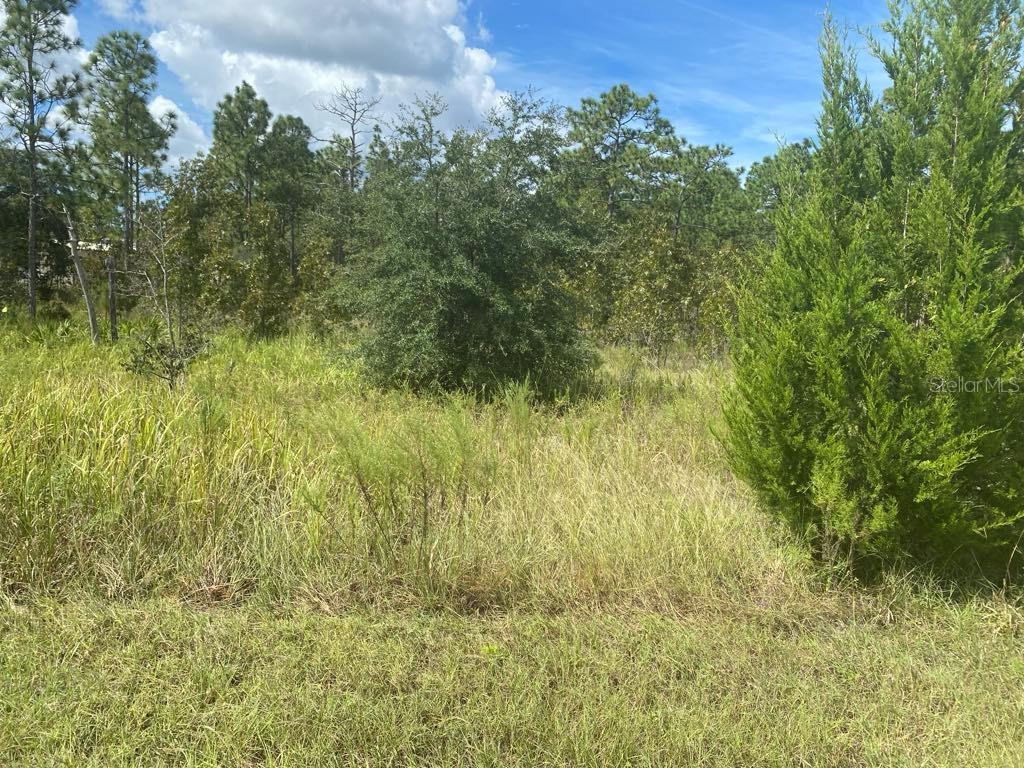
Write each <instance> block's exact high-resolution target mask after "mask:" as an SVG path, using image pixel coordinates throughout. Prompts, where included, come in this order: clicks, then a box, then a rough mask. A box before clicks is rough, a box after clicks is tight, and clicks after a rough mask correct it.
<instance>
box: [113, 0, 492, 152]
mask: <svg viewBox="0 0 1024 768" xmlns="http://www.w3.org/2000/svg"><path fill="white" fill-rule="evenodd" d="M103 3H104V7H105V9H106V10H107V11H108V12H110V13H112V14H116V15H120V17H122V18H127V17H133V18H141V19H143V20H144V21H145V22H146V23H147V24H149V25H151V26H152V27H153V29H154V30H155V31H154V32H153V34H152V36H151V42H152V44H153V47H154V49H155V50H156V52H157V54H158V55H159V56H160V58H161V59H162V60H163V61H164V63H165V64H166V65H167V66H168V68H170V69H171V71H173V72H174V73H175V74H176V75H178V77H179V78H180V79H181V80H182V82H183V83H184V85H185V88H186V90H187V92H188V94H189V96H191V98H192V99H193V101H194V102H195V103H196V105H198V106H200V107H202V108H204V109H213V108H214V107H215V106H216V104H217V102H218V101H219V100H220V99H221V98H223V96H224V95H225V94H226V93H228V92H230V91H232V90H233V89H234V88H235V87H236V86H237V85H239V84H240V83H241V82H242V80H246V81H248V82H249V83H251V84H252V85H253V86H254V87H255V88H256V90H257V91H258V92H259V93H260V95H261V96H263V98H265V99H267V101H268V102H269V103H270V107H271V109H272V110H273V111H274V113H275V114H282V113H291V114H298V115H300V116H301V117H303V118H304V119H305V120H306V121H307V122H308V123H309V124H310V127H311V128H312V130H313V132H314V134H316V135H318V136H323V135H326V134H328V133H329V132H330V130H332V129H333V128H334V127H335V126H334V125H332V123H331V122H330V120H329V117H328V116H327V115H325V114H324V113H322V112H319V111H317V110H316V107H315V105H316V103H317V102H318V101H323V100H324V99H326V98H327V97H328V96H329V95H330V94H331V93H332V92H333V91H334V90H335V89H337V88H338V87H339V86H341V85H343V84H348V85H353V86H361V87H363V88H365V89H366V91H367V93H368V94H370V95H373V96H379V97H380V98H381V99H382V103H381V106H380V110H381V117H386V116H387V115H388V114H391V113H393V112H394V111H395V110H396V108H397V107H398V105H399V104H400V103H402V102H408V101H410V100H411V99H412V98H414V97H415V96H416V95H417V94H420V93H423V92H428V91H429V92H436V93H439V94H440V95H441V96H442V97H443V98H445V100H446V101H447V102H448V103H449V105H450V108H451V110H450V114H449V118H448V120H449V123H450V124H465V123H472V122H474V121H475V120H476V119H477V118H479V117H480V116H481V115H482V114H483V113H485V112H486V111H487V110H488V109H489V108H491V107H492V106H494V105H495V104H496V103H497V101H498V100H499V98H500V96H501V94H500V92H499V91H498V89H497V87H496V85H495V82H494V78H493V70H494V68H495V66H496V62H495V59H494V58H493V57H492V56H491V55H490V54H489V53H488V52H487V51H485V50H483V49H482V48H476V47H473V46H471V45H469V44H468V43H467V41H466V35H465V33H464V32H463V27H464V24H465V19H464V6H463V4H462V3H461V2H460V0H334V1H333V2H327V3H325V2H323V0H216V1H215V2H210V0H141V1H140V2H137V3H132V2H131V0H103Z"/></svg>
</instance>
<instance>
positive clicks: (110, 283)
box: [106, 254, 118, 341]
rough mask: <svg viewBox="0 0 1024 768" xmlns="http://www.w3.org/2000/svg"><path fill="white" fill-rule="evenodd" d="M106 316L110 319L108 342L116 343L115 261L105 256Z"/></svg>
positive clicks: (111, 256) (110, 255)
mask: <svg viewBox="0 0 1024 768" xmlns="http://www.w3.org/2000/svg"><path fill="white" fill-rule="evenodd" d="M106 263H107V314H108V316H109V318H110V340H111V341H117V338H118V336H117V277H116V275H117V260H116V259H115V258H114V255H113V254H108V255H107V261H106Z"/></svg>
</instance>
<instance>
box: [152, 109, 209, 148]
mask: <svg viewBox="0 0 1024 768" xmlns="http://www.w3.org/2000/svg"><path fill="white" fill-rule="evenodd" d="M149 111H150V114H152V115H153V117H156V118H158V119H159V118H161V117H163V116H164V115H166V114H168V113H170V112H173V113H174V114H175V116H176V117H177V121H176V122H177V125H178V130H177V131H176V132H175V133H174V136H172V137H171V142H170V146H169V147H168V149H167V155H168V159H169V160H170V161H171V163H174V162H176V161H177V160H181V159H183V158H190V157H194V156H195V155H196V154H197V153H198V152H203V151H205V150H207V149H209V146H210V139H209V138H208V137H207V135H206V132H205V131H204V130H203V129H202V127H201V126H200V125H199V123H197V122H196V121H195V120H193V119H192V118H191V117H190V116H189V115H188V113H187V112H185V110H183V109H182V108H181V107H179V106H178V105H177V104H175V103H174V102H173V101H171V100H170V99H168V98H167V97H166V96H157V97H156V98H155V99H153V100H152V101H151V102H150V103H149Z"/></svg>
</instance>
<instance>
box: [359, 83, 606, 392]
mask: <svg viewBox="0 0 1024 768" xmlns="http://www.w3.org/2000/svg"><path fill="white" fill-rule="evenodd" d="M443 112H444V105H443V104H442V103H441V102H440V100H439V99H437V98H430V99H426V100H421V101H418V102H417V103H416V105H415V107H414V108H413V109H411V110H407V111H406V112H405V113H404V117H403V118H402V120H401V121H400V122H399V123H398V124H397V125H396V126H395V131H394V134H393V135H392V137H391V138H390V139H389V140H388V141H387V146H386V149H385V147H383V146H377V147H375V152H374V156H373V158H372V163H371V165H372V166H373V167H374V173H373V174H372V175H371V177H370V179H369V181H368V183H367V195H368V199H367V217H366V221H365V224H364V227H365V235H364V236H365V237H366V239H367V242H368V245H367V250H366V253H365V254H363V255H362V256H361V259H360V263H359V265H358V266H359V272H358V276H359V285H360V286H361V291H362V297H361V298H362V309H363V316H364V318H365V319H366V320H367V322H368V323H369V325H370V327H371V331H372V333H371V336H370V338H369V339H368V341H367V344H366V355H367V361H368V365H369V368H370V371H371V373H372V374H373V375H374V376H375V377H376V378H377V379H378V380H379V381H381V382H382V383H388V384H407V385H411V386H414V387H420V388H423V387H428V388H429V387H441V388H470V389H476V390H480V389H485V388H490V387H492V386H494V385H497V384H500V383H502V382H505V381H509V380H522V379H524V378H527V377H529V378H530V379H531V381H533V382H534V383H535V384H537V385H538V386H539V387H541V388H543V389H546V390H554V389H557V388H558V387H560V386H563V385H565V384H566V383H568V382H569V381H571V380H572V379H573V378H574V377H575V376H576V375H578V374H579V373H580V372H582V371H583V370H585V369H586V366H587V364H588V363H589V358H588V356H587V354H586V352H585V349H584V347H583V344H582V339H581V336H580V333H579V329H578V325H577V320H576V314H575V307H574V304H573V302H572V300H571V297H570V296H569V294H568V293H567V291H566V290H565V289H564V285H565V284H566V283H567V282H568V278H567V270H568V269H569V267H570V265H571V263H572V261H573V259H572V249H573V247H574V245H575V242H574V239H573V238H572V236H571V233H572V228H573V227H572V221H571V218H570V212H569V211H568V210H567V207H566V206H564V205H563V204H561V203H560V202H559V200H558V196H557V192H556V190H555V189H554V187H553V185H551V184H550V183H549V182H550V180H551V177H552V168H553V166H554V164H555V163H556V162H557V157H558V154H559V152H560V151H561V150H562V148H563V139H562V136H561V133H560V130H559V129H560V125H559V121H558V114H557V111H556V110H554V109H552V108H551V107H549V106H548V105H546V104H544V103H543V102H540V101H538V100H536V99H534V98H532V97H529V96H514V97H511V98H509V99H507V100H506V101H505V103H504V104H503V106H502V107H501V108H500V109H498V110H496V111H495V113H494V114H492V115H491V117H490V119H489V121H488V126H487V131H486V132H485V131H483V130H481V131H476V132H467V131H456V132H455V133H453V134H446V133H444V132H442V131H441V130H440V129H439V127H438V120H439V118H440V117H441V115H442V114H443Z"/></svg>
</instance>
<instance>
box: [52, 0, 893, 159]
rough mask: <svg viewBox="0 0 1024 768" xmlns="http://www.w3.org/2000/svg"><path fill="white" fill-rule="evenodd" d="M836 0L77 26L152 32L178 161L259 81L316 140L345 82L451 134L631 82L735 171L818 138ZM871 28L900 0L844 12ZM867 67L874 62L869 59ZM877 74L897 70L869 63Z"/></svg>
mask: <svg viewBox="0 0 1024 768" xmlns="http://www.w3.org/2000/svg"><path fill="white" fill-rule="evenodd" d="M825 5H826V0H793V1H791V2H773V3H766V2H752V0H738V1H734V2H728V3H726V2H713V0H694V1H693V2H691V0H633V2H621V0H620V1H616V2H613V1H612V0H590V2H570V1H569V0H81V2H80V3H79V4H78V6H77V7H76V8H75V11H74V18H73V19H72V20H69V25H70V26H71V27H72V28H73V29H77V31H78V33H79V34H80V35H81V38H82V41H83V44H84V45H85V47H86V48H89V47H90V46H91V45H92V44H93V43H94V42H95V40H96V38H97V37H98V36H100V35H102V34H103V33H104V32H107V31H110V30H112V29H116V28H130V29H135V30H137V31H139V32H142V33H143V34H145V35H146V36H147V37H148V38H149V39H150V41H151V43H152V44H153V47H154V49H155V51H156V53H157V55H158V57H159V60H160V86H159V90H158V96H157V97H156V98H155V99H154V102H153V104H152V105H151V108H152V110H153V111H154V112H156V113H162V112H166V111H167V110H171V109H173V110H175V111H176V112H177V113H178V115H179V121H178V122H179V130H178V134H177V136H176V137H175V139H174V141H173V143H172V145H171V156H172V157H181V156H189V155H191V154H193V153H194V152H196V151H197V150H200V149H204V148H206V147H208V145H209V136H210V125H211V115H212V111H213V109H214V108H215V107H216V104H217V102H218V101H219V100H220V99H221V98H222V97H223V95H224V94H225V93H227V92H228V91H230V90H232V89H233V88H234V87H235V86H237V85H238V84H239V83H240V82H241V81H242V80H243V79H244V80H247V81H249V82H250V83H252V84H253V85H254V86H255V87H256V89H257V91H259V93H260V94H261V95H262V96H263V97H264V98H265V99H267V101H268V102H269V104H270V108H271V110H272V111H273V112H274V113H275V114H281V113H292V114H298V115H300V116H301V117H303V118H304V119H305V120H306V121H307V122H308V123H309V124H310V126H311V128H312V129H313V132H314V135H316V136H318V137H321V138H325V137H326V136H329V135H330V132H331V131H332V130H333V129H334V128H335V127H336V126H335V125H333V124H332V123H331V122H330V120H329V116H328V115H326V114H325V113H323V112H321V111H319V110H317V109H316V103H317V102H322V101H323V100H324V99H325V98H326V97H327V96H329V94H330V93H331V92H332V91H333V90H334V89H335V88H336V87H338V86H339V85H341V84H343V83H345V84H349V85H353V86H359V87H363V88H365V89H366V90H367V91H368V92H369V93H372V94H374V95H376V96H379V97H381V99H382V102H381V110H382V111H383V114H382V117H384V118H386V117H387V115H388V114H392V113H394V111H395V110H397V108H398V106H399V105H400V104H401V103H403V102H408V101H410V100H411V99H412V98H413V97H414V96H415V95H416V94H417V93H423V92H436V93H439V94H440V95H441V96H443V97H444V98H445V100H446V101H447V102H448V104H449V106H450V112H449V115H448V121H449V123H450V125H472V124H473V123H474V122H475V121H476V120H478V119H479V117H480V116H481V115H483V114H485V113H486V112H487V111H488V110H489V109H490V108H491V107H493V106H494V105H495V104H497V103H498V102H499V101H500V99H501V97H502V95H503V94H504V93H507V92H509V91H514V90H522V89H524V88H527V87H535V88H538V89H539V90H540V92H541V94H542V95H544V96H546V97H548V98H550V99H552V100H554V101H557V102H559V103H562V104H568V105H573V104H577V103H578V102H579V100H580V98H581V97H583V96H597V95H599V94H600V93H601V92H602V91H604V90H607V89H608V88H609V87H610V86H612V85H614V84H616V83H620V82H626V83H629V84H630V85H631V86H632V87H633V88H634V89H635V90H637V91H639V92H641V93H654V94H655V95H656V96H657V97H658V99H659V103H660V105H661V109H662V112H663V114H665V116H666V117H668V118H669V119H671V120H672V122H673V123H674V124H675V125H676V127H677V130H678V131H679V133H681V134H682V135H683V136H685V137H686V138H687V139H688V140H689V141H690V142H691V143H694V144H719V143H721V144H726V145H728V146H731V147H732V148H733V150H734V158H733V160H734V163H735V164H736V165H737V166H746V167H749V165H750V163H752V162H754V161H756V160H759V159H761V158H762V157H764V156H765V155H767V154H771V153H772V152H773V151H775V149H776V148H777V147H778V145H779V143H780V141H786V142H788V141H797V140H800V139H802V138H804V137H805V136H811V135H813V133H814V124H815V117H816V115H817V111H818V104H819V101H820V94H821V85H820V77H819V61H818V55H817V37H818V34H819V32H820V29H821V24H822V18H823V11H824V8H825ZM830 7H831V12H832V14H833V16H835V17H836V18H837V19H839V20H841V21H843V22H845V23H848V24H849V25H851V27H853V28H855V29H865V28H872V27H874V26H876V25H877V24H878V23H879V22H880V21H881V20H882V19H884V18H885V2H884V0H832V2H831V3H830ZM865 58H866V57H865ZM865 75H866V76H867V77H868V79H869V80H872V81H877V80H878V79H879V78H880V77H881V74H880V72H879V71H878V69H877V65H876V67H875V68H874V69H873V68H872V65H871V63H870V62H869V61H865Z"/></svg>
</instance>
